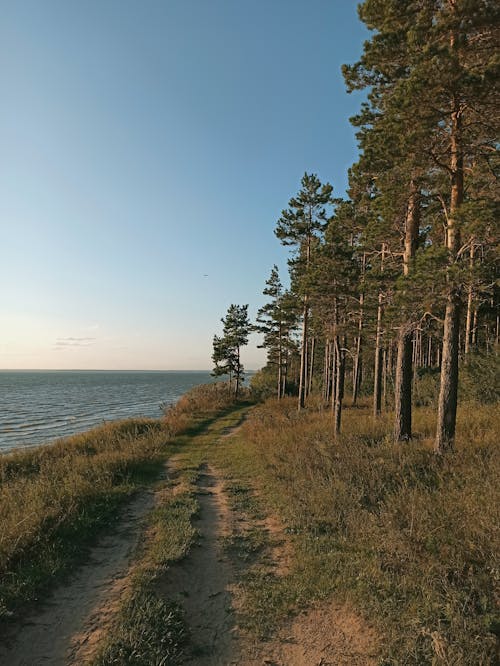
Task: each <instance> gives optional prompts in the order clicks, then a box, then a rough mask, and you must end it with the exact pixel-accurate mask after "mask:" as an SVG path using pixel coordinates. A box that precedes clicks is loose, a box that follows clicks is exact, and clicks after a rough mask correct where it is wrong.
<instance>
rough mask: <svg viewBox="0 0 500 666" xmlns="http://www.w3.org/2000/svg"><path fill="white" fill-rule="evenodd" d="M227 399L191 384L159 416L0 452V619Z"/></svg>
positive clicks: (56, 573)
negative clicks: (176, 439)
mask: <svg viewBox="0 0 500 666" xmlns="http://www.w3.org/2000/svg"><path fill="white" fill-rule="evenodd" d="M231 404H232V400H231V399H230V398H229V396H228V394H227V391H226V390H225V389H221V387H220V386H219V385H216V384H215V385H209V386H207V387H197V388H196V389H194V390H193V391H191V392H189V393H188V394H186V395H185V396H183V398H181V400H179V402H178V403H177V404H176V405H175V407H173V408H171V409H169V410H168V412H167V414H166V416H165V418H164V419H157V420H153V419H147V420H145V419H139V420H138V419H134V420H127V421H122V422H117V423H109V424H106V425H103V426H101V427H99V428H95V429H94V430H91V431H88V432H86V433H83V434H80V435H75V436H74V437H70V438H67V439H64V440H61V441H58V442H56V443H54V444H50V445H47V446H43V447H38V448H36V449H30V450H27V451H26V450H25V451H15V452H13V453H9V454H5V455H2V456H0V524H1V525H2V530H1V532H0V620H4V621H5V620H8V619H10V618H13V617H15V615H16V613H17V612H18V611H19V610H20V607H22V606H23V605H24V604H26V603H27V602H32V601H34V600H36V599H37V598H39V597H40V596H42V595H43V594H44V592H45V591H46V589H47V588H48V587H49V586H50V585H51V584H53V583H54V581H56V580H58V579H59V578H60V577H61V576H62V575H63V574H64V573H65V572H66V571H68V570H69V569H70V568H71V567H72V566H73V565H74V563H75V561H76V560H78V559H79V558H81V557H82V556H85V546H86V545H88V544H89V543H91V542H92V540H93V539H94V538H95V536H96V534H97V532H98V531H99V530H100V529H101V528H103V527H105V526H109V525H110V523H112V522H113V521H114V520H115V519H116V516H117V513H118V511H119V509H120V507H121V506H122V505H123V503H124V502H125V501H126V500H127V499H128V498H130V496H131V495H132V494H133V493H134V492H137V491H138V490H139V489H140V488H142V487H144V485H145V484H149V483H151V482H153V481H154V479H156V478H157V476H158V474H159V473H160V471H161V470H162V468H163V464H164V461H165V460H166V458H167V457H168V455H170V453H171V451H172V443H173V439H174V437H175V436H176V435H178V434H179V433H182V432H186V433H191V434H193V433H194V432H196V430H197V429H200V428H203V427H204V425H205V424H206V423H207V422H209V421H210V419H213V418H215V417H216V415H217V414H218V413H219V412H220V411H221V410H223V409H227V408H229V407H230V406H231Z"/></svg>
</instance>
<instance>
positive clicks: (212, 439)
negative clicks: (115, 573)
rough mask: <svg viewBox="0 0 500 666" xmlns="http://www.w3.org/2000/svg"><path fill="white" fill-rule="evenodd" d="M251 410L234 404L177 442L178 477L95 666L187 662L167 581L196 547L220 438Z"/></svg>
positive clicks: (152, 522)
mask: <svg viewBox="0 0 500 666" xmlns="http://www.w3.org/2000/svg"><path fill="white" fill-rule="evenodd" d="M246 410H247V407H246V406H245V405H243V406H242V405H234V406H232V407H230V408H228V409H227V410H226V412H225V413H223V414H219V415H218V416H216V417H214V418H211V419H209V420H199V421H198V422H197V423H195V424H194V425H193V426H192V427H191V428H188V429H187V430H185V431H184V432H183V433H182V434H181V435H179V436H178V437H177V438H176V439H175V441H174V442H173V443H172V448H171V453H172V454H173V453H176V454H177V456H176V459H177V465H176V469H175V478H174V479H173V481H172V482H171V483H170V484H168V487H167V488H166V489H162V490H161V491H160V493H159V498H160V500H159V501H160V504H159V505H158V506H157V507H156V508H155V509H154V510H153V511H152V512H151V514H150V516H149V519H148V528H147V530H146V535H147V538H146V540H145V542H144V544H143V546H142V548H141V550H140V552H139V553H138V555H137V559H136V564H135V567H134V573H133V578H132V581H131V585H130V588H129V592H128V593H127V595H126V596H125V598H124V599H123V600H122V603H121V607H120V609H119V612H118V614H117V615H116V617H115V619H114V622H113V625H112V627H111V630H110V631H109V634H108V635H107V636H106V637H105V638H104V640H103V642H102V644H101V646H100V647H99V650H98V654H97V656H96V657H95V658H94V659H93V660H92V666H108V665H109V664H116V665H118V666H160V665H163V664H169V665H171V666H174V665H175V664H181V663H183V660H184V659H185V657H186V654H187V651H188V649H189V647H190V645H189V632H188V629H187V626H186V623H185V620H184V616H183V612H182V609H181V608H180V607H179V606H178V605H177V604H175V603H172V602H170V601H169V600H168V599H165V597H164V594H163V593H162V578H163V576H164V575H165V574H166V572H167V570H168V567H169V566H170V565H171V564H172V563H173V562H175V561H177V560H180V559H182V558H183V557H184V556H185V555H186V554H187V553H188V552H189V550H190V548H191V546H192V545H193V544H194V543H195V542H196V538H197V533H196V529H195V528H194V527H193V524H192V521H193V518H194V517H195V516H196V514H197V512H198V509H199V505H198V502H197V499H196V494H197V492H198V487H197V485H196V484H197V481H198V478H199V475H200V472H201V471H202V470H203V469H204V466H205V464H206V461H207V459H208V458H209V457H210V452H211V451H212V450H213V449H214V447H215V446H216V444H217V442H218V441H219V439H220V437H221V436H222V435H223V434H224V433H225V432H226V431H227V430H228V429H230V428H231V427H234V426H235V425H236V424H237V423H238V422H239V420H240V419H241V417H242V415H243V414H244V413H245V412H246Z"/></svg>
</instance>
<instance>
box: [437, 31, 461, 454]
mask: <svg viewBox="0 0 500 666" xmlns="http://www.w3.org/2000/svg"><path fill="white" fill-rule="evenodd" d="M454 43H455V40H454V38H452V43H451V46H452V48H453V47H454ZM450 142H451V157H450V171H451V196H450V213H449V216H448V224H447V228H446V232H447V233H446V245H447V248H448V252H449V261H450V264H452V263H453V262H454V261H455V259H456V256H457V253H458V250H459V247H460V231H459V228H458V222H457V219H456V216H457V212H458V209H459V207H460V205H461V204H462V202H463V196H464V174H463V154H462V147H461V115H460V105H459V101H458V99H455V100H454V107H453V113H452V119H451V134H450ZM447 282H448V284H447V297H446V311H445V316H444V330H443V352H442V358H441V382H440V387H439V399H438V419H437V427H436V440H435V443H434V451H435V452H436V453H438V454H442V453H445V452H446V451H449V450H452V449H453V448H454V441H455V425H456V416H457V395H458V354H459V347H458V335H459V323H460V293H459V290H458V288H457V287H456V286H455V285H453V283H452V281H451V276H449V275H448V276H447Z"/></svg>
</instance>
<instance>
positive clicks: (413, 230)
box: [394, 180, 420, 442]
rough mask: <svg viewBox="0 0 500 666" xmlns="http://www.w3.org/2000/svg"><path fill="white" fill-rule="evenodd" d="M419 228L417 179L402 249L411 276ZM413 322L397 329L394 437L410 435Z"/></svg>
mask: <svg viewBox="0 0 500 666" xmlns="http://www.w3.org/2000/svg"><path fill="white" fill-rule="evenodd" d="M419 229H420V201H419V192H418V188H417V185H416V183H415V181H413V180H412V182H411V184H410V197H409V199H408V208H407V211H406V219H405V248H404V253H403V275H404V276H405V277H408V275H409V274H410V270H411V264H412V261H413V259H414V257H415V254H416V250H417V241H418V233H419ZM413 330H414V324H413V323H412V322H409V321H406V322H403V324H402V325H401V327H400V329H399V333H398V350H397V357H396V379H395V382H394V440H395V441H396V442H404V441H407V440H409V439H411V435H412V432H411V409H412V405H411V393H412V372H413V368H412V354H413Z"/></svg>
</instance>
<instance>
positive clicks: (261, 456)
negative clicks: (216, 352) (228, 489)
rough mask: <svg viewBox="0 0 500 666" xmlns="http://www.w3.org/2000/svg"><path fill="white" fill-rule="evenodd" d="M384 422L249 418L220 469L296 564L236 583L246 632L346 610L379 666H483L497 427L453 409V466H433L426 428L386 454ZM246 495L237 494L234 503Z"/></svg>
mask: <svg viewBox="0 0 500 666" xmlns="http://www.w3.org/2000/svg"><path fill="white" fill-rule="evenodd" d="M389 423H390V415H386V416H384V417H382V419H380V420H379V421H377V422H376V423H375V422H374V421H373V419H372V418H371V415H370V411H369V408H366V409H364V408H361V409H356V410H346V412H345V423H344V432H345V433H348V434H345V435H344V436H342V437H341V438H340V439H339V440H338V441H337V442H336V443H335V442H334V441H333V437H332V423H331V417H330V416H329V415H328V414H326V413H319V412H312V411H307V412H305V413H302V414H300V415H299V414H297V412H296V406H295V401H293V402H288V401H283V402H282V403H281V404H277V403H276V402H273V401H270V402H268V403H266V404H265V405H263V406H261V407H259V408H257V409H255V410H253V412H252V414H251V415H250V417H249V419H248V421H247V423H246V424H245V425H244V426H243V429H242V431H241V433H240V435H239V436H238V437H234V438H232V439H231V440H228V444H227V446H226V447H225V450H224V453H223V456H224V458H225V465H226V468H227V469H228V470H230V472H229V474H232V475H234V477H235V478H239V479H240V483H243V484H247V485H249V486H251V485H257V486H258V487H259V493H260V496H261V498H262V505H263V506H266V507H270V509H271V511H275V512H276V513H277V514H278V515H279V516H280V517H281V519H282V520H283V522H284V524H285V525H286V530H287V532H288V533H289V535H290V539H291V541H292V543H293V547H294V553H295V555H294V565H293V566H292V569H291V571H290V572H289V573H288V574H287V575H285V576H276V575H274V574H273V573H272V572H269V571H266V570H265V569H260V570H259V569H256V570H254V571H253V572H251V573H250V575H249V576H248V577H247V579H246V582H245V616H246V624H247V626H248V627H249V628H250V629H251V630H252V631H253V632H254V633H256V634H257V635H261V636H262V635H266V634H268V633H269V632H270V631H272V630H273V629H274V628H275V627H276V626H277V625H278V624H279V623H280V622H281V621H282V620H283V618H284V617H286V616H287V615H288V614H290V613H293V612H295V611H297V610H299V609H301V608H303V607H304V606H305V605H307V604H308V603H310V602H311V601H313V600H318V599H328V598H330V597H332V596H335V598H336V599H337V600H341V601H348V602H350V603H351V605H353V606H354V607H356V608H358V609H360V610H361V611H362V613H363V614H364V615H365V617H366V618H367V619H369V620H370V621H371V622H374V623H375V624H376V626H377V628H378V631H379V634H380V636H381V637H383V643H384V646H385V647H384V648H383V655H382V657H381V662H380V663H382V664H386V665H389V664H391V665H395V664H408V665H410V664H412V665H416V664H419V665H420V664H457V665H458V664H460V665H462V664H463V665H470V666H473V665H474V666H479V665H482V664H483V665H486V664H491V663H494V659H495V650H496V649H497V648H496V645H497V635H498V629H499V618H498V609H497V606H496V600H497V599H498V597H497V596H496V595H497V594H498V571H499V565H498V553H499V551H500V548H499V545H500V544H499V542H498V530H497V528H498V525H499V520H498V518H499V516H498V507H499V502H498V500H499V496H498V494H499V492H498V478H499V476H500V475H499V464H498V452H497V433H498V431H499V427H498V426H499V425H500V424H499V423H498V414H495V411H494V409H492V408H491V407H490V408H486V407H481V406H478V405H474V406H473V408H467V407H462V410H461V412H460V414H459V420H458V437H457V453H456V454H455V455H454V456H453V457H452V458H451V459H445V460H441V459H437V458H436V457H435V456H434V455H433V453H432V441H431V437H432V434H433V428H434V415H433V414H432V411H431V410H430V409H419V410H417V411H416V419H415V432H416V433H417V437H416V438H415V440H414V441H413V442H411V443H410V444H408V445H405V446H403V447H401V446H397V447H395V446H393V445H392V444H391V443H390V442H389V441H388V438H387V437H386V433H387V432H390V427H389ZM242 494H243V496H245V495H248V493H242Z"/></svg>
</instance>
